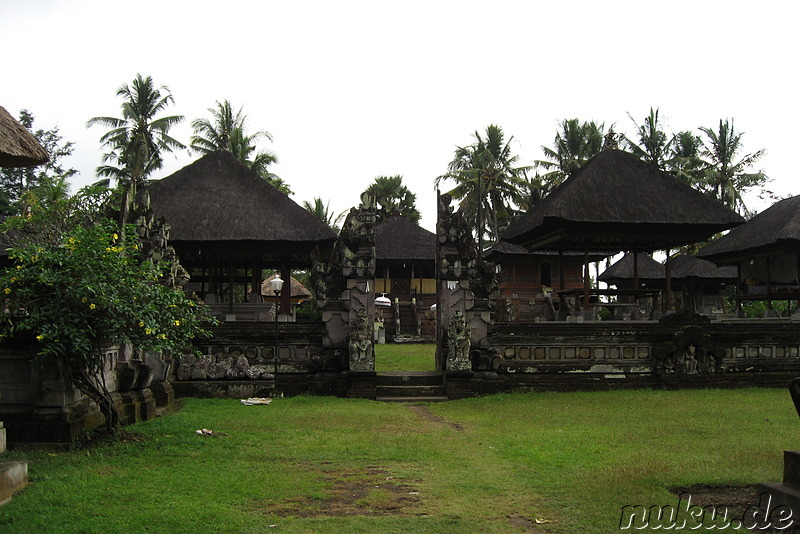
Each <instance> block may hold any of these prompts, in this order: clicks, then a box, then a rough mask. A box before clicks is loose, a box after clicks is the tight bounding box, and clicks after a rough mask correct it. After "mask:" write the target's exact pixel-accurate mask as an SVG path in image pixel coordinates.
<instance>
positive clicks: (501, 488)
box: [0, 389, 800, 534]
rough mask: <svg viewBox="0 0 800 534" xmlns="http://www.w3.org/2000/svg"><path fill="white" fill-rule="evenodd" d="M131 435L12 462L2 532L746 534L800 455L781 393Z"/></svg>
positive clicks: (403, 413) (462, 405) (231, 410)
mask: <svg viewBox="0 0 800 534" xmlns="http://www.w3.org/2000/svg"><path fill="white" fill-rule="evenodd" d="M204 428H205V429H208V430H209V431H211V432H207V433H206V435H201V434H198V433H197V432H196V431H197V430H202V429H204ZM126 431H127V433H126V436H125V439H124V440H123V441H121V442H119V443H116V444H113V445H103V446H94V447H91V448H87V449H82V450H74V451H68V452H47V451H40V452H22V451H8V452H6V453H4V454H3V455H0V459H23V458H26V459H28V462H29V474H30V484H29V486H28V487H27V488H26V489H25V490H24V491H22V492H21V493H19V494H17V495H16V496H14V498H13V500H12V501H11V502H9V503H8V504H6V505H5V506H2V507H0V532H4V533H35V532H48V533H52V532H195V533H196V532H237V533H263V532H270V531H273V529H274V531H276V532H404V533H409V532H426V533H430V532H459V533H461V532H548V533H579V532H581V533H583V532H585V533H604V534H605V533H609V532H617V531H620V526H621V523H622V526H623V527H625V526H627V525H626V523H627V524H629V525H630V526H629V528H628V529H629V530H635V529H636V527H639V528H640V529H641V527H642V526H645V527H647V528H645V529H643V530H645V531H647V530H650V529H651V528H652V527H655V526H658V520H657V519H656V518H655V517H654V516H653V515H650V516H649V517H647V518H645V519H642V518H641V517H640V516H636V517H634V518H631V515H632V514H631V513H630V512H631V510H633V508H631V507H635V506H637V505H638V506H640V507H645V508H648V509H650V508H651V507H657V508H658V509H663V510H669V508H668V507H669V506H672V507H674V508H681V506H684V505H686V501H687V495H691V498H692V499H693V500H692V501H691V503H690V504H691V505H695V504H699V505H700V506H713V507H714V508H715V509H716V510H717V511H718V513H722V511H723V509H725V508H726V507H727V508H728V509H729V510H728V516H727V519H726V520H727V521H728V522H730V521H731V520H736V521H742V520H743V516H745V515H747V513H746V510H747V508H748V507H751V506H753V505H756V504H758V503H757V500H758V496H757V494H756V492H755V488H754V485H755V484H757V483H759V482H764V481H777V480H780V479H781V477H782V468H783V451H784V449H796V448H798V446H800V421H799V420H798V417H797V414H796V413H795V410H794V407H793V406H792V403H791V400H790V398H789V394H788V391H786V390H782V389H744V390H694V391H616V392H593V393H527V394H514V395H511V394H501V395H496V396H491V397H484V398H475V399H466V400H460V401H451V402H444V403H435V404H424V405H407V404H389V403H379V402H375V401H367V400H352V399H339V398H323V397H308V396H302V397H295V398H285V399H275V400H274V401H273V402H272V403H271V404H270V405H262V406H245V405H242V404H240V403H239V401H238V400H236V399H219V400H198V399H185V400H184V401H183V402H182V406H181V408H180V409H179V410H178V411H176V412H174V413H171V414H165V415H164V416H162V417H160V418H158V419H155V420H153V421H150V422H147V423H142V424H137V425H133V426H129V427H127V428H126ZM679 493H681V494H682V495H683V496H682V497H680V496H679V495H678V494H679ZM626 506H627V507H628V508H625V507H626ZM754 509H755V508H753V510H754ZM637 510H638V509H637ZM688 510H689V507H688V506H686V511H679V512H678V517H677V518H676V519H677V520H678V521H680V520H682V519H685V518H686V517H687V511H688ZM640 515H641V514H640ZM718 519H719V518H718ZM704 520H706V521H708V519H707V518H706V519H704ZM744 520H745V521H747V520H748V519H747V518H746V517H745V518H744ZM637 521H638V523H637ZM645 522H646V523H647V524H644V523H645ZM690 525H691V523H690ZM661 526H662V528H663V526H665V525H663V524H662V525H661ZM732 526H736V524H735V523H732ZM688 528H689V527H688V526H687V530H688ZM623 530H626V529H623ZM739 531H741V530H739Z"/></svg>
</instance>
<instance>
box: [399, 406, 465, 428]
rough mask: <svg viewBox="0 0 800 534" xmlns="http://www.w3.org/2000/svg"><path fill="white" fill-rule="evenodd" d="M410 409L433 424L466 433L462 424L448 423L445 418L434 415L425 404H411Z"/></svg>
mask: <svg viewBox="0 0 800 534" xmlns="http://www.w3.org/2000/svg"><path fill="white" fill-rule="evenodd" d="M408 407H409V408H410V409H411V411H413V412H416V413H417V414H419V415H421V416H422V417H424V418H425V419H427V420H428V421H430V422H432V423H437V424H440V425H447V426H449V427H450V428H453V429H454V430H456V431H457V432H463V431H464V426H463V425H461V424H460V423H454V422H452V421H448V420H447V419H445V418H444V417H440V416H438V415H436V414H434V413H431V411H430V410H429V409H428V407H427V406H426V405H425V404H409V405H408Z"/></svg>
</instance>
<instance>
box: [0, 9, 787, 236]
mask: <svg viewBox="0 0 800 534" xmlns="http://www.w3.org/2000/svg"><path fill="white" fill-rule="evenodd" d="M797 14H798V13H797V8H796V6H794V5H793V4H792V3H790V2H771V1H762V2H752V1H749V2H741V1H683V0H673V1H670V2H649V1H626V2H614V1H610V2H597V1H560V2H547V3H544V2H522V1H517V2H504V1H496V0H495V1H493V2H487V1H483V2H473V1H433V0H428V1H426V2H417V1H404V2H391V3H389V2H375V1H371V2H335V1H307V2H273V1H259V2H255V1H253V2H245V1H235V0H228V1H226V2H220V1H215V2H210V1H198V0H193V1H168V0H138V1H135V2H128V1H109V0H73V1H66V0H26V1H20V0H0V50H1V51H2V58H3V59H2V62H3V69H2V71H3V81H2V84H0V105H2V106H4V107H5V108H6V109H7V110H8V111H9V112H10V113H11V114H12V115H14V116H18V113H19V110H20V109H22V108H26V109H29V110H30V111H31V112H32V113H33V114H34V115H35V117H36V123H35V126H37V127H40V128H51V127H53V126H58V127H59V128H60V129H61V133H62V135H63V136H64V137H65V138H66V139H68V140H71V141H73V142H74V143H75V153H74V156H73V157H72V159H71V161H70V162H69V164H70V165H71V166H72V167H75V168H77V169H78V170H79V171H80V172H81V175H80V177H79V178H77V179H75V180H74V181H73V186H74V187H73V189H75V188H77V187H79V186H82V185H85V184H87V183H90V182H92V181H94V169H95V168H96V167H97V165H98V164H99V163H100V158H101V151H100V147H99V142H98V139H99V137H100V135H101V134H102V133H103V131H104V130H103V129H102V128H101V127H95V128H92V129H91V130H87V129H86V127H85V124H86V121H87V120H88V119H89V118H91V117H94V116H101V115H105V116H119V115H120V109H119V104H120V101H119V99H118V98H117V97H116V94H115V93H116V90H117V88H118V87H119V86H120V85H121V84H122V83H124V82H130V81H131V80H132V79H133V77H134V76H135V75H136V73H137V72H139V73H142V74H143V75H151V76H152V77H153V79H154V81H155V82H156V83H157V84H165V85H167V86H168V87H169V89H170V90H171V91H172V94H173V96H174V98H175V106H174V107H173V108H172V110H171V111H172V113H174V114H181V115H185V116H186V119H187V120H186V122H185V124H184V125H183V126H182V127H180V128H177V129H176V130H175V131H174V134H175V136H176V137H177V138H178V139H179V140H181V141H183V142H186V143H188V139H189V136H190V134H191V129H190V127H189V122H190V121H191V120H193V119H195V118H199V117H205V116H208V113H207V111H206V110H207V109H208V108H209V107H212V106H213V105H214V102H215V101H216V100H223V99H226V98H227V99H229V100H231V101H232V102H233V103H234V104H235V105H237V106H244V111H245V113H246V114H247V115H248V124H249V126H250V128H252V129H266V130H268V131H269V132H271V133H272V134H273V136H274V138H275V139H274V142H273V143H271V144H266V145H264V148H268V149H270V150H272V151H273V152H275V153H276V154H277V155H278V158H279V160H280V163H279V164H278V165H277V166H276V167H275V169H274V170H275V172H276V173H277V174H278V175H279V176H281V177H282V178H283V179H284V180H286V181H287V182H288V183H289V184H290V186H291V187H292V189H293V190H294V191H295V195H294V197H293V198H294V199H295V201H297V202H298V203H302V201H303V200H311V199H312V198H313V197H315V196H320V197H322V198H323V199H330V202H331V206H332V208H333V209H335V210H336V211H341V210H345V209H347V208H349V207H351V206H353V205H355V204H356V203H357V202H358V195H359V193H360V192H361V191H362V190H363V189H364V188H366V187H367V185H369V183H370V182H372V180H373V179H374V178H375V177H376V176H378V175H394V174H402V175H403V177H404V182H405V183H406V185H407V186H408V187H409V188H410V189H411V190H412V191H414V192H415V193H416V194H417V196H418V201H417V204H418V208H419V209H420V211H421V212H422V215H423V219H422V225H423V226H424V227H426V228H428V229H433V228H434V226H435V216H436V215H435V190H434V186H433V179H434V178H435V177H436V176H438V175H440V174H442V173H444V172H445V170H446V167H447V163H448V162H449V161H450V160H451V159H452V155H453V150H454V149H455V147H456V145H465V144H468V143H470V142H471V141H472V137H471V134H472V133H473V132H474V131H475V130H481V131H483V130H484V129H485V127H486V126H487V125H488V124H490V123H494V124H498V125H500V126H501V127H502V128H503V129H504V131H505V132H506V133H507V134H508V135H513V136H514V139H515V144H514V147H515V151H516V153H518V154H519V155H520V158H521V163H522V164H530V163H532V161H533V160H535V159H540V158H541V150H540V147H541V145H548V146H550V145H551V143H552V140H553V137H554V136H555V133H556V130H557V128H558V125H559V123H560V121H561V120H562V119H565V118H572V117H578V118H580V119H581V120H596V121H599V122H605V123H606V125H610V124H612V123H615V124H616V126H615V130H617V131H623V132H629V131H630V130H631V129H632V123H631V121H630V119H629V118H628V113H630V114H631V115H633V116H634V118H636V119H637V121H638V122H640V123H641V122H642V121H643V119H644V117H645V116H646V114H647V113H648V111H649V108H650V107H651V106H653V107H659V108H660V110H661V115H662V117H663V118H664V119H665V120H666V125H667V127H668V129H669V131H679V130H684V129H694V128H697V127H698V126H715V125H716V124H718V122H719V120H720V119H721V118H726V117H731V118H733V119H734V120H735V126H736V128H737V130H739V131H742V132H745V135H744V138H743V139H744V143H745V150H746V151H747V152H752V151H755V150H757V149H759V148H766V149H767V154H766V156H765V157H764V158H763V159H762V160H761V165H760V168H762V169H763V170H764V171H766V173H767V174H768V175H769V176H770V177H771V178H772V179H773V180H774V182H773V184H772V188H773V189H774V190H775V191H776V192H778V193H779V194H781V195H790V194H796V188H795V186H794V179H795V176H794V173H795V171H794V169H795V168H796V162H794V161H791V160H790V158H791V154H792V150H794V151H795V152H796V146H797V142H796V140H795V139H793V138H791V137H790V136H789V135H788V133H789V128H790V127H792V126H791V125H793V124H797V123H798V119H800V117H798V107H797V105H796V102H795V101H796V99H797V56H798V52H799V51H800V50H798V48H800V47H799V46H798V42H797V38H796V35H797V33H796V23H797ZM195 158H196V156H191V155H190V154H188V153H181V154H179V155H178V156H177V157H172V156H167V157H166V166H165V168H164V169H163V171H162V172H161V173H157V174H156V175H154V177H156V178H158V177H163V176H167V175H168V174H170V173H172V172H174V171H176V170H178V169H180V168H181V167H183V166H184V165H187V164H189V163H191V162H192V161H193V160H194V159H195ZM752 204H753V205H754V206H758V207H760V208H761V209H763V207H766V204H763V203H761V204H758V203H756V202H754V201H753V202H752Z"/></svg>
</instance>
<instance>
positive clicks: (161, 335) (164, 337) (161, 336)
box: [158, 334, 167, 339]
mask: <svg viewBox="0 0 800 534" xmlns="http://www.w3.org/2000/svg"><path fill="white" fill-rule="evenodd" d="M158 337H159V338H160V339H167V336H166V335H164V334H159V335H158Z"/></svg>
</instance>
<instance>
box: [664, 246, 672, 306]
mask: <svg viewBox="0 0 800 534" xmlns="http://www.w3.org/2000/svg"><path fill="white" fill-rule="evenodd" d="M670 252H671V250H670V249H667V261H666V262H665V265H664V270H665V273H664V275H665V276H666V277H667V280H666V282H665V285H664V292H665V293H666V295H664V313H665V314H667V313H669V312H670V310H671V309H672V262H671V261H669V255H670Z"/></svg>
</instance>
